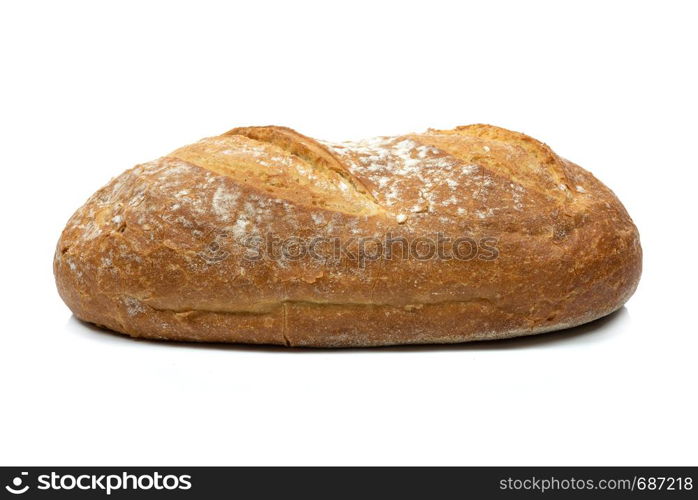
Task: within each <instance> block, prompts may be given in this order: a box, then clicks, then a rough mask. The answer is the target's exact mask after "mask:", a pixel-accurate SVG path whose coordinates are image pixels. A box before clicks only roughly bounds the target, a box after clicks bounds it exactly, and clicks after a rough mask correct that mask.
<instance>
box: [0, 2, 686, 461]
mask: <svg viewBox="0 0 698 500" xmlns="http://www.w3.org/2000/svg"><path fill="white" fill-rule="evenodd" d="M691 7H692V6H691V3H689V2H686V3H679V2H670V1H663V2H656V3H654V4H649V3H643V2H629V3H622V2H601V3H593V2H583V3H582V2H580V3H579V4H578V5H577V6H576V7H573V6H571V4H570V3H568V2H506V3H500V2H473V3H466V2H452V3H447V2H440V1H435V0H430V1H428V2H416V3H411V2H405V1H403V2H395V3H391V2H384V3H383V2H377V1H374V2H369V3H362V2H359V1H356V0H354V1H352V2H346V3H341V4H340V3H332V2H317V3H308V2H295V1H294V2H278V3H273V2H261V1H260V2H239V3H236V2H205V1H196V2H189V3H188V4H183V3H179V2H172V1H167V2H142V1H139V2H125V1H121V2H113V3H111V4H109V5H107V4H106V3H104V2H71V1H65V2H45V3H38V2H32V1H27V2H12V3H10V2H5V3H3V4H2V7H0V47H1V48H0V50H1V58H2V59H1V65H0V88H1V92H0V138H1V139H0V140H1V141H2V142H1V144H2V195H1V196H0V203H1V207H2V233H1V236H0V237H1V238H2V245H0V252H1V255H0V263H1V265H2V270H3V272H2V277H1V278H0V279H1V285H0V286H1V292H2V297H1V300H2V302H1V304H2V323H1V326H0V328H1V330H0V389H1V401H2V403H0V404H1V405H2V407H1V410H0V463H1V464H3V465H12V464H46V465H59V464H78V465H80V464H83V465H87V464H95V465H102V464H114V465H116V464H119V465H189V464H192V465H193V464H200V465H207V464H218V465H233V464H247V465H263V464H356V465H368V464H395V465H398V464H473V465H474V464H480V465H498V464H499V465H504V464H513V465H545V464H551V465H571V464H579V465H584V464H588V465H613V464H617V465H621V464H624V465H639V464H646V465H653V464H654V465H661V464H665V465H675V464H692V465H696V463H697V462H698V460H697V458H698V451H697V450H698V439H697V432H696V422H697V421H698V412H697V410H696V382H697V380H698V376H697V375H698V368H697V363H696V360H697V356H696V348H698V331H697V329H696V321H695V310H696V304H695V300H696V282H697V280H698V276H697V273H696V258H697V257H696V255H697V254H696V236H695V234H696V223H695V216H696V197H697V195H696V181H697V180H698V174H697V173H696V172H697V169H698V160H697V154H696V142H697V141H698V133H697V132H698V127H697V126H696V123H697V122H696V117H697V116H698V105H697V98H696V95H697V89H698V78H697V77H696V49H697V48H698V35H697V34H696V32H697V30H696V26H695V20H696V12H693V11H692V9H691ZM478 122H485V123H492V124H496V125H500V126H504V127H507V128H511V129H514V130H518V131H522V132H525V133H528V134H529V135H532V136H534V137H536V138H539V139H542V140H544V141H545V142H547V143H548V144H549V145H550V146H551V147H552V148H553V149H554V150H555V151H557V152H558V153H559V154H561V155H563V156H565V157H567V158H570V159H571V160H573V161H575V162H577V163H579V164H581V165H582V166H584V167H586V168H587V169H589V170H591V171H592V172H593V173H594V174H595V175H596V176H598V177H599V178H600V179H601V180H602V181H603V182H605V183H606V184H608V185H609V186H610V187H611V188H612V189H613V190H614V191H615V192H616V193H617V195H618V196H619V197H620V199H621V200H622V201H623V202H624V204H625V206H626V207H627V209H628V211H629V212H630V214H631V215H632V217H633V218H634V220H635V222H636V223H637V225H638V227H639V229H640V234H641V237H642V244H643V247H644V252H645V259H644V274H643V277H642V281H641V283H640V287H639V289H638V291H637V293H636V294H635V296H634V297H633V298H632V299H631V300H630V301H629V302H628V304H627V305H626V307H625V308H624V309H622V310H621V311H620V312H619V313H617V314H616V315H614V316H612V317H610V318H609V319H607V320H602V321H601V322H598V323H594V324H592V325H589V326H585V327H581V328H577V329H574V330H571V331H566V332H560V333H556V334H550V335H544V336H540V337H536V338H529V339H519V340H512V341H502V342H492V343H478V344H470V345H462V346H449V347H423V348H415V347H412V348H388V349H369V350H350V351H346V350H345V351H328V350H320V351H307V350H286V349H281V348H262V347H257V348H253V347H244V346H210V345H206V346H204V345H201V346H196V345H184V344H179V345H177V344H168V343H155V342H147V341H134V340H130V339H128V338H126V337H121V336H118V335H114V334H109V333H105V332H102V331H98V330H93V329H91V328H89V327H87V326H85V325H83V324H80V323H79V322H78V321H77V320H75V319H74V318H73V317H72V316H71V314H70V311H69V310H68V309H67V308H66V307H65V306H64V305H63V303H62V302H61V300H60V298H59V297H58V294H57V293H56V290H55V285H54V281H53V275H52V257H53V251H54V246H55V244H56V241H57V239H58V236H59V234H60V231H61V230H62V228H63V226H64V224H65V222H66V221H67V219H68V217H69V216H70V215H71V214H72V212H73V211H74V210H75V209H77V208H78V207H79V206H80V205H81V204H82V203H83V202H84V200H86V199H87V197H88V196H89V195H91V194H92V193H93V192H94V191H95V190H96V189H97V188H99V187H100V186H102V185H103V184H105V183H106V182H107V181H108V180H109V179H110V178H111V177H112V176H115V175H118V174H119V173H120V172H122V171H123V170H124V169H126V168H128V167H131V166H133V165H135V164H136V163H140V162H143V161H147V160H150V159H154V158H156V157H158V156H160V155H163V154H166V153H168V152H170V151H172V150H173V149H175V148H177V147H179V146H181V145H184V144H187V143H191V142H194V141H196V140H198V139H200V138H201V137H204V136H210V135H216V134H219V133H221V132H224V131H226V130H228V129H230V128H232V127H235V126H243V125H266V124H277V125H286V126H290V127H293V128H295V129H297V130H298V131H300V132H301V133H304V134H306V135H310V136H313V137H317V138H323V139H329V140H345V139H354V138H361V137H368V136H373V135H389V134H400V133H407V132H411V131H422V130H425V129H426V128H429V127H435V128H436V127H438V128H450V127H453V126H456V125H462V124H468V123H478Z"/></svg>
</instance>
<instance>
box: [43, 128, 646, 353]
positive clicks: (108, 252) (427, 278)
mask: <svg viewBox="0 0 698 500" xmlns="http://www.w3.org/2000/svg"><path fill="white" fill-rule="evenodd" d="M641 263H642V252H641V248H640V241H639V237H638V232H637V229H636V228H635V225H634V224H633V222H632V220H631V219H630V217H629V216H628V214H627V212H626V211H625V209H624V208H623V206H622V205H621V203H620V202H619V201H618V199H617V198H616V196H615V195H614V194H613V193H612V192H611V191H610V190H609V189H608V188H606V187H605V186H604V185H603V184H601V183H600V182H599V181H598V180H597V179H596V178H595V177H594V176H592V175H591V174H590V173H589V172H587V171H586V170H583V169H582V168H580V167H579V166H577V165H575V164H574V163H572V162H569V161H567V160H565V159H563V158H561V157H559V156H557V155H556V154H555V153H553V152H552V151H551V149H550V148H549V147H548V146H546V145H545V144H543V143H541V142H538V141H536V140H534V139H532V138H530V137H528V136H526V135H523V134H520V133H516V132H511V131H509V130H505V129H502V128H498V127H493V126H489V125H470V126H464V127H458V128H456V129H454V130H429V131H427V132H426V133H422V134H409V135H404V136H398V137H378V138H374V139H367V140H362V141H356V142H342V143H329V142H323V141H318V140H313V139H310V138H308V137H305V136H303V135H301V134H299V133H297V132H294V131H293V130H290V129H288V128H284V127H249V128H237V129H233V130H231V131H230V132H227V133H225V134H223V135H220V136H217V137H211V138H207V139H203V140H201V141H199V142H197V143H195V144H192V145H190V146H185V147H183V148H181V149H178V150H176V151H174V152H173V153H171V154H169V155H167V156H165V157H162V158H160V159H158V160H155V161H152V162H150V163H145V164H142V165H138V166H136V167H135V168H132V169H131V170H128V171H126V172H124V173H123V174H121V175H120V176H119V177H116V178H115V179H113V180H112V181H111V182H110V183H109V184H107V185H106V186H105V187H103V188H102V189H100V190H99V191H97V193H95V194H94V195H93V196H92V197H91V198H90V199H89V200H88V201H87V202H86V203H85V205H83V206H82V207H81V208H80V209H79V210H78V211H77V212H76V213H75V214H74V215H73V216H72V218H71V219H70V220H69V221H68V224H67V226H66V228H65V229H64V231H63V233H62V235H61V237H60V241H59V242H58V247H57V249H56V255H55V259H54V271H55V276H56V283H57V286H58V291H59V293H60V295H61V297H62V298H63V300H64V301H65V303H66V304H67V305H68V307H69V308H70V309H71V310H72V311H73V313H74V314H75V316H77V317H78V318H80V319H81V320H83V321H87V322H90V323H94V324H97V325H100V326H103V327H105V328H108V329H111V330H115V331H117V332H121V333H124V334H127V335H130V336H133V337H146V338H151V339H169V340H181V341H203V342H238V343H253V344H280V345H286V346H313V347H352V346H379V345H391V344H425V343H452V342H466V341H471V340H482V339H498V338H507V337H515V336H520V335H530V334H536V333H542V332H548V331H551V330H557V329H562V328H568V327H572V326H575V325H580V324H582V323H586V322H589V321H592V320H594V319H597V318H600V317H602V316H604V315H607V314H609V313H611V312H613V311H615V310H617V309H618V308H620V307H621V306H622V305H623V304H624V303H625V302H626V301H627V300H628V298H629V297H630V296H631V295H632V293H633V292H634V290H635V288H636V286H637V283H638V280H639V278H640V272H641Z"/></svg>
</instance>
